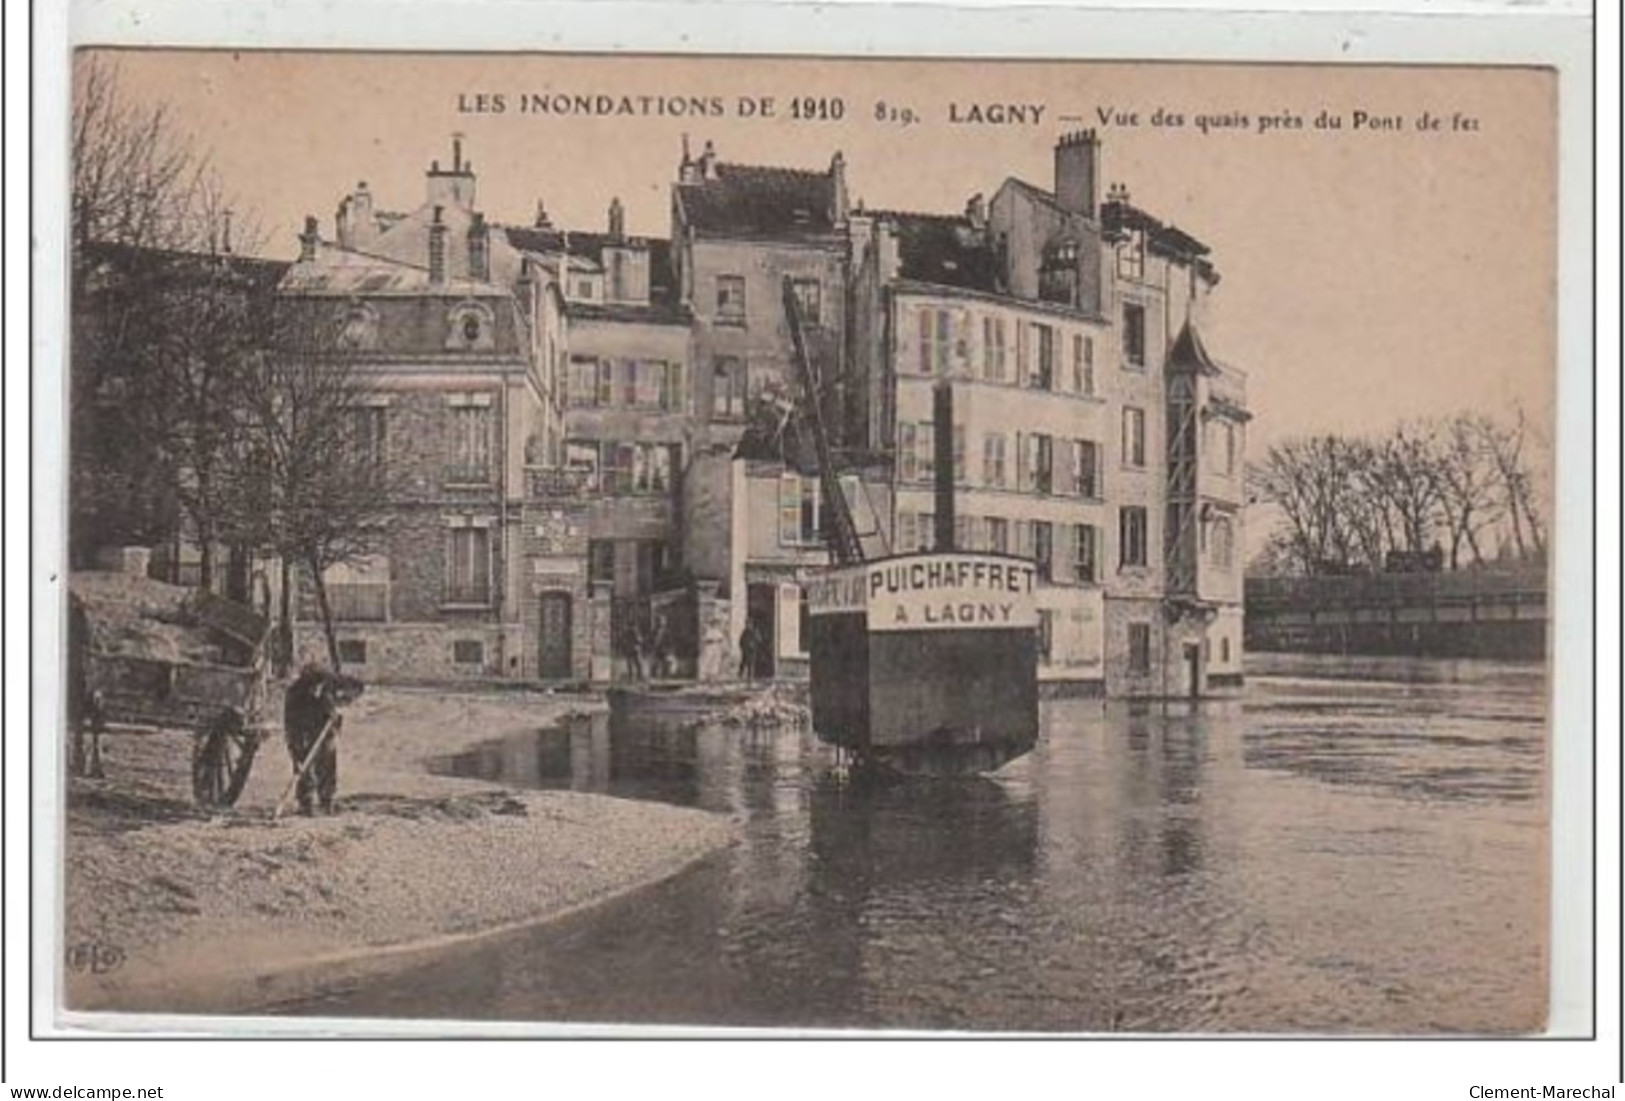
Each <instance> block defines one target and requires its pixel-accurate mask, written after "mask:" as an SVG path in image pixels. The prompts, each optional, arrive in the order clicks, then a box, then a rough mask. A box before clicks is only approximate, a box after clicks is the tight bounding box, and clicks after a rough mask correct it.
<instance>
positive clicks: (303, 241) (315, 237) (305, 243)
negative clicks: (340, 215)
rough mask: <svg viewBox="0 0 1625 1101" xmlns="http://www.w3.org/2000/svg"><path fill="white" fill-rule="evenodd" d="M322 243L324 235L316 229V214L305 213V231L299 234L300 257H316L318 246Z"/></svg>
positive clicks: (308, 258)
mask: <svg viewBox="0 0 1625 1101" xmlns="http://www.w3.org/2000/svg"><path fill="white" fill-rule="evenodd" d="M321 243H322V235H321V234H320V233H318V232H317V231H316V216H315V215H314V214H307V215H305V232H303V233H301V234H300V235H299V259H301V260H314V259H316V246H317V245H319V244H321Z"/></svg>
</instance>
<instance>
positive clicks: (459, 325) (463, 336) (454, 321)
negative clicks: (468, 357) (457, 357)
mask: <svg viewBox="0 0 1625 1101" xmlns="http://www.w3.org/2000/svg"><path fill="white" fill-rule="evenodd" d="M446 321H447V324H446V347H447V348H451V349H458V350H461V351H476V350H478V351H484V350H487V349H490V348H492V347H495V344H496V339H495V334H494V332H493V324H494V319H493V317H492V315H491V311H490V309H489V308H488V307H486V306H485V305H483V304H481V303H479V302H459V303H458V304H457V305H455V306H453V307H452V308H451V312H450V314H449V316H448V317H447V319H446Z"/></svg>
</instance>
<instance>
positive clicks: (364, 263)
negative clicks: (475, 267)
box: [281, 245, 508, 297]
mask: <svg viewBox="0 0 1625 1101" xmlns="http://www.w3.org/2000/svg"><path fill="white" fill-rule="evenodd" d="M281 291H282V293H284V294H324V295H327V294H331V295H423V294H435V295H474V296H491V295H500V296H502V297H507V295H508V292H507V291H505V290H503V289H502V288H501V287H499V286H497V285H496V284H494V283H483V282H478V281H476V280H473V279H458V278H449V279H446V280H445V281H443V282H441V283H439V284H431V283H430V282H429V269H428V268H427V267H425V266H421V265H418V264H407V263H403V262H401V261H399V260H390V259H387V258H385V257H382V256H374V255H372V254H371V253H365V252H357V251H355V250H353V249H341V248H338V247H337V246H331V245H324V246H322V247H321V248H319V249H317V252H316V258H315V259H313V260H299V261H297V262H295V263H294V264H292V265H291V266H289V268H288V271H287V274H286V275H285V276H283V279H282V285H281Z"/></svg>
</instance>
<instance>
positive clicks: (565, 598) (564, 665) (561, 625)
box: [539, 592, 575, 680]
mask: <svg viewBox="0 0 1625 1101" xmlns="http://www.w3.org/2000/svg"><path fill="white" fill-rule="evenodd" d="M574 619H575V609H574V605H573V602H572V600H571V598H570V594H569V593H563V592H547V593H543V594H542V616H541V620H542V628H541V645H540V651H541V669H540V670H539V671H540V673H541V677H542V679H543V680H566V679H568V678H569V677H570V675H571V672H572V662H571V660H570V657H571V654H570V650H571V646H570V636H571V633H572V630H571V629H572V626H573V623H574Z"/></svg>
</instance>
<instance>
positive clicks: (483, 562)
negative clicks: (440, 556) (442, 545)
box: [446, 527, 491, 605]
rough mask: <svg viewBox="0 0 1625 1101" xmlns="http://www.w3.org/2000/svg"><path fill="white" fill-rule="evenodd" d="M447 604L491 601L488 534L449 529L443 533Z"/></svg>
mask: <svg viewBox="0 0 1625 1101" xmlns="http://www.w3.org/2000/svg"><path fill="white" fill-rule="evenodd" d="M446 539H447V543H448V547H447V553H446V603H447V604H478V605H486V604H490V603H491V533H490V532H489V531H488V530H486V529H485V528H472V527H468V528H452V529H451V530H450V531H448V532H447V533H446Z"/></svg>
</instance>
